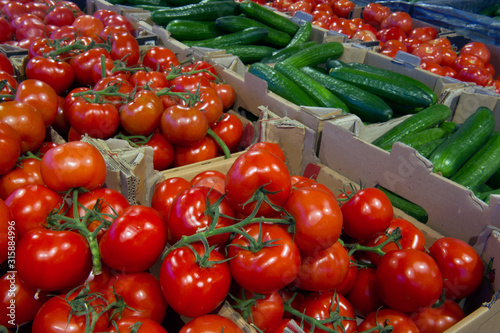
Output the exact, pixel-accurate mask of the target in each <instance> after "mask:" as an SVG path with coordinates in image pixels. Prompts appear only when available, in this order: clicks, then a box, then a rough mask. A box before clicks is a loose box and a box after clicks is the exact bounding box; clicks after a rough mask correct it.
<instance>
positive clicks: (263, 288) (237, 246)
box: [228, 224, 300, 293]
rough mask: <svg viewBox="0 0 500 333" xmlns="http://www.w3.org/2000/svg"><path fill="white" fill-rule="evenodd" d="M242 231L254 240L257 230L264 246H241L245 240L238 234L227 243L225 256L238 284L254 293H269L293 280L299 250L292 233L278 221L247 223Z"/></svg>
mask: <svg viewBox="0 0 500 333" xmlns="http://www.w3.org/2000/svg"><path fill="white" fill-rule="evenodd" d="M244 229H245V231H246V232H247V233H248V235H249V236H250V237H252V238H254V239H255V240H257V239H259V233H261V236H260V237H261V239H262V242H271V244H272V245H273V246H264V247H261V248H259V249H258V250H257V249H254V250H256V252H254V251H252V250H250V249H245V248H244V247H248V246H249V241H248V239H246V238H245V237H244V236H242V235H241V234H238V235H236V236H235V237H234V238H233V240H232V241H231V243H230V246H229V249H228V257H229V258H232V259H231V260H230V261H229V268H230V270H231V276H232V277H233V279H234V281H235V282H236V283H238V285H240V286H241V287H242V288H244V289H247V290H250V291H252V292H255V293H269V292H272V291H274V290H278V289H281V288H283V287H285V286H286V285H288V284H289V283H291V282H292V281H294V280H295V278H296V277H297V275H298V273H299V270H300V254H299V249H298V247H297V245H295V243H294V242H293V239H292V236H291V235H290V234H288V232H287V231H286V230H285V229H284V228H283V227H282V226H279V225H273V224H261V225H259V224H250V225H248V226H246V227H245V228H244Z"/></svg>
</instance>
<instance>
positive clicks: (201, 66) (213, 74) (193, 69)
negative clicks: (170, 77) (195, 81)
mask: <svg viewBox="0 0 500 333" xmlns="http://www.w3.org/2000/svg"><path fill="white" fill-rule="evenodd" d="M181 70H182V72H183V73H192V74H190V76H198V77H204V78H206V79H207V80H209V81H216V80H217V78H218V77H217V70H216V69H215V66H214V65H212V64H211V63H209V62H206V61H204V60H198V61H195V62H194V63H192V64H190V65H187V66H183V67H182V69H181Z"/></svg>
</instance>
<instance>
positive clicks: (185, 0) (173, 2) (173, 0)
mask: <svg viewBox="0 0 500 333" xmlns="http://www.w3.org/2000/svg"><path fill="white" fill-rule="evenodd" d="M163 1H166V2H167V5H169V6H172V7H180V6H186V5H192V4H195V3H199V2H200V1H201V0H163Z"/></svg>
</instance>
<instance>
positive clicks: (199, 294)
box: [160, 243, 232, 318]
mask: <svg viewBox="0 0 500 333" xmlns="http://www.w3.org/2000/svg"><path fill="white" fill-rule="evenodd" d="M190 246H191V247H192V248H190V247H187V246H181V247H178V248H175V249H173V250H172V251H170V252H169V253H168V254H167V256H166V257H165V259H164V260H163V263H162V265H161V269H160V284H161V289H162V291H163V295H164V296H165V298H166V300H167V303H168V305H169V306H170V307H171V308H172V309H173V310H174V311H175V312H176V313H178V314H179V315H181V316H186V317H189V318H195V317H199V316H203V315H206V314H208V313H210V312H211V311H213V310H214V309H216V308H217V307H218V306H219V305H220V304H221V303H222V302H223V301H224V299H225V298H226V297H227V294H228V292H229V287H230V284H231V273H230V271H229V266H228V263H227V261H221V260H224V259H225V258H224V256H223V255H222V254H220V253H219V252H217V251H216V250H211V251H210V253H209V255H208V261H209V262H208V263H207V264H208V265H207V264H206V265H205V266H200V262H199V260H197V259H196V256H195V254H194V253H193V251H196V253H197V254H198V255H199V256H203V255H204V254H205V248H204V246H203V245H202V244H200V243H192V244H190ZM215 261H218V262H217V263H215ZM231 261H232V260H231Z"/></svg>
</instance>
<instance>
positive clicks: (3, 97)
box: [0, 80, 16, 101]
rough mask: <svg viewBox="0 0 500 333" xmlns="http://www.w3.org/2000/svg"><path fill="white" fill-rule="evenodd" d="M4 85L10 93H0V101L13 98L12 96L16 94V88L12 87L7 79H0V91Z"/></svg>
mask: <svg viewBox="0 0 500 333" xmlns="http://www.w3.org/2000/svg"><path fill="white" fill-rule="evenodd" d="M5 87H7V88H8V91H10V92H11V93H10V94H0V101H4V100H5V101H7V100H13V99H14V97H15V96H16V88H14V87H12V86H11V85H10V84H9V81H8V80H2V81H0V91H2V90H3V89H4V88H5Z"/></svg>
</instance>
